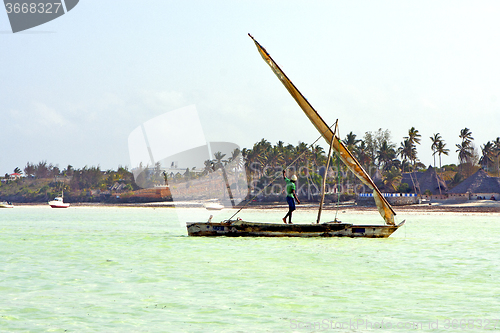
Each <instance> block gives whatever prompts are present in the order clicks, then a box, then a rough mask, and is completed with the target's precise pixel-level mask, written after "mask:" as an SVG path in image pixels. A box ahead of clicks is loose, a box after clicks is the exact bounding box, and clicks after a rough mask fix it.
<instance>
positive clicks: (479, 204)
mask: <svg viewBox="0 0 500 333" xmlns="http://www.w3.org/2000/svg"><path fill="white" fill-rule="evenodd" d="M14 206H15V207H47V208H49V206H48V204H46V203H18V204H16V203H14ZM15 207H14V208H15ZM71 207H73V208H74V207H82V208H83V207H85V208H100V207H103V208H104V207H107V208H203V204H202V203H200V202H149V203H133V204H132V203H123V204H116V203H113V204H108V203H88V202H83V203H71V206H70V208H71ZM287 207H288V206H287V205H286V204H278V203H276V204H266V205H251V206H247V207H245V208H244V209H257V210H286V209H287ZM318 207H319V205H318V204H302V205H297V210H298V211H300V210H317V209H318ZM239 208H241V206H239V207H238V206H237V207H235V208H234V209H239ZM393 208H394V211H395V212H396V214H398V215H400V214H402V213H498V214H500V201H492V200H474V201H469V202H462V203H444V202H432V203H424V204H415V205H405V206H394V207H393ZM228 209H233V208H230V207H226V208H224V210H228ZM336 209H337V207H336V206H335V205H333V206H332V205H327V206H323V210H324V211H335V210H336ZM338 210H339V211H342V212H343V213H347V212H349V213H371V212H373V213H378V212H377V208H376V207H374V206H370V207H368V206H357V205H354V204H353V205H340V206H339V207H338Z"/></svg>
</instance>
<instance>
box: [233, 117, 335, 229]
mask: <svg viewBox="0 0 500 333" xmlns="http://www.w3.org/2000/svg"><path fill="white" fill-rule="evenodd" d="M334 125H335V123H334V124H333V125H332V126H330V127H329V128H328V129H332V127H333V126H334ZM325 133H326V131H325ZM334 136H335V133H334ZM322 137H323V133H322V134H321V135H320V136H319V137H318V138H317V139H316V140H314V142H313V143H311V144H310V145H309V146H308V147H307V148H308V149H309V148H311V147H312V146H314V144H315V143H316V142H318V141H319V140H320V139H321V138H322ZM308 149H306V150H304V151H303V152H302V154H300V155H299V156H298V157H297V158H296V159H295V160H293V162H291V163H290V164H288V165H287V166H286V167H285V169H283V170H286V169H288V168H289V167H290V166H292V165H293V164H295V162H297V160H299V158H301V157H302V155H304V154H305V153H307V151H308ZM278 177H281V176H276V177H274V178H273V179H272V180H271V181H270V182H269V184H267V185H266V186H264V187H263V188H262V189H261V190H260V191H259V192H258V193H257V194H256V195H255V196H254V197H253V198H252V199H250V200H249V201H248V202H247V203H246V204H245V205H244V206H243V207H241V208H240V209H238V211H237V212H236V213H234V214H233V215H232V216H231V217H230V218H229V219H227V220H226V221H231V219H232V218H233V217H235V216H236V215H237V214H238V213H239V212H241V210H242V209H243V208H245V207H246V206H248V204H250V202H252V201H253V199H255V198H257V197H258V196H259V195H260V194H261V193H262V192H263V191H264V190H265V189H266V188H267V187H268V186H269V185H271V184H272V183H273V182H274V181H275V180H276V179H277V178H278Z"/></svg>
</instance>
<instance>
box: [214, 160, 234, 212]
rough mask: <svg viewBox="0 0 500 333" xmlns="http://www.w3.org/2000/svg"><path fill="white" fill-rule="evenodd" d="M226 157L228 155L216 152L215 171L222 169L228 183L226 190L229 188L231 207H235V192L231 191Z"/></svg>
mask: <svg viewBox="0 0 500 333" xmlns="http://www.w3.org/2000/svg"><path fill="white" fill-rule="evenodd" d="M224 156H226V154H223V153H221V152H220V151H218V152H216V153H215V154H214V157H215V160H213V161H212V163H213V166H214V170H217V169H221V170H222V177H224V182H225V183H226V188H227V193H228V194H229V199H230V200H231V205H232V206H233V207H234V206H235V203H234V198H233V192H232V191H231V186H230V185H229V180H228V178H227V173H226V169H225V168H224V166H225V164H226V163H227V161H226V160H223V158H224Z"/></svg>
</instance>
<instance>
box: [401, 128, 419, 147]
mask: <svg viewBox="0 0 500 333" xmlns="http://www.w3.org/2000/svg"><path fill="white" fill-rule="evenodd" d="M421 136H422V135H420V134H419V133H418V130H417V129H415V127H412V128H410V129H409V130H408V137H405V138H404V139H409V140H410V142H411V143H412V144H418V145H419V144H420V137H421Z"/></svg>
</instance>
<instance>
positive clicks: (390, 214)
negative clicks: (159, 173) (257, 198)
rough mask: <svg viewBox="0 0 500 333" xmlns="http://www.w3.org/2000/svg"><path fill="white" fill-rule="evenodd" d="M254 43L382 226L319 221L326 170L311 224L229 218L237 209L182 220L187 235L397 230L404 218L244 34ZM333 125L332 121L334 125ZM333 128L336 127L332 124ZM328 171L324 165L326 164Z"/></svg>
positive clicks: (382, 233) (376, 234)
mask: <svg viewBox="0 0 500 333" xmlns="http://www.w3.org/2000/svg"><path fill="white" fill-rule="evenodd" d="M248 35H249V36H250V38H252V40H253V41H254V43H255V45H256V46H257V50H258V51H259V53H260V55H261V56H262V58H263V59H264V61H265V62H266V63H267V64H268V65H269V66H270V67H271V69H272V71H273V72H274V74H276V76H277V77H278V79H279V80H280V81H281V83H283V85H284V86H285V88H286V89H287V90H288V92H289V93H290V94H291V95H292V97H293V98H294V99H295V101H296V102H297V103H298V104H299V106H300V107H301V109H302V110H303V111H304V113H305V114H306V115H307V117H308V118H309V120H310V121H311V122H312V124H313V125H314V126H315V127H316V129H317V130H318V131H319V132H320V133H321V136H322V137H323V138H324V139H325V140H326V142H327V143H328V144H329V146H330V151H329V153H328V159H327V161H328V162H327V163H329V161H330V157H331V152H332V150H334V151H335V152H336V153H337V156H338V157H339V159H340V160H341V161H342V162H343V163H344V164H345V165H346V166H347V167H348V168H349V170H350V171H351V172H352V173H354V174H355V175H356V177H358V179H360V180H361V182H362V183H363V184H364V185H366V186H367V187H368V188H370V189H371V190H372V191H373V197H374V199H375V203H376V205H377V209H378V211H379V213H380V215H381V216H382V218H383V219H384V222H385V224H383V225H362V224H351V223H340V222H338V221H333V222H325V223H320V219H321V210H322V206H323V200H324V188H325V181H326V173H325V176H324V179H323V190H322V197H321V201H320V205H319V211H318V218H317V220H316V222H315V223H310V224H283V223H281V222H280V223H272V222H249V221H243V220H241V219H240V218H237V219H234V220H232V219H231V218H233V217H234V216H235V215H236V214H237V213H238V212H239V211H240V210H241V209H240V210H238V211H237V212H236V213H235V214H234V215H233V216H232V217H231V218H230V219H228V220H225V221H222V222H212V221H211V219H212V217H210V218H209V221H207V222H188V223H186V226H187V231H188V235H189V236H229V237H231V236H232V237H239V236H249V237H368V238H387V237H389V236H390V235H391V234H392V233H394V232H395V231H396V230H398V229H399V228H400V227H401V226H402V225H404V223H405V221H403V222H401V223H399V224H397V225H396V223H395V222H394V216H395V215H396V213H395V212H394V210H393V209H392V207H391V205H390V204H389V202H387V200H386V199H385V197H384V196H383V195H382V193H380V191H379V189H378V188H377V186H376V185H375V183H374V182H373V180H372V179H371V178H370V176H369V175H368V174H367V173H366V171H365V170H364V169H363V167H362V166H361V164H360V163H359V162H358V161H357V160H356V158H355V157H354V156H353V155H352V153H351V152H350V151H349V150H348V149H347V147H346V146H345V145H344V143H343V142H342V141H341V140H340V138H339V137H338V135H337V134H336V129H335V130H333V131H332V129H331V127H329V126H328V125H327V124H326V122H325V121H324V120H323V119H322V118H321V116H320V115H319V114H318V112H316V110H315V109H314V108H313V107H312V105H311V104H310V103H309V102H308V101H307V99H306V98H305V97H304V96H303V95H302V93H300V91H299V90H298V89H297V88H296V87H295V85H294V84H293V83H292V81H290V79H289V78H288V77H287V76H286V75H285V73H284V72H283V71H282V70H281V68H280V67H279V66H278V65H277V64H276V63H275V62H274V60H273V59H272V58H271V56H270V55H269V53H267V51H266V50H265V49H264V48H263V47H262V46H261V45H260V44H259V43H258V42H257V41H256V40H255V39H254V38H253V37H252V35H250V34H248ZM335 125H336V124H335ZM335 128H336V126H335ZM327 170H328V164H327Z"/></svg>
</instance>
